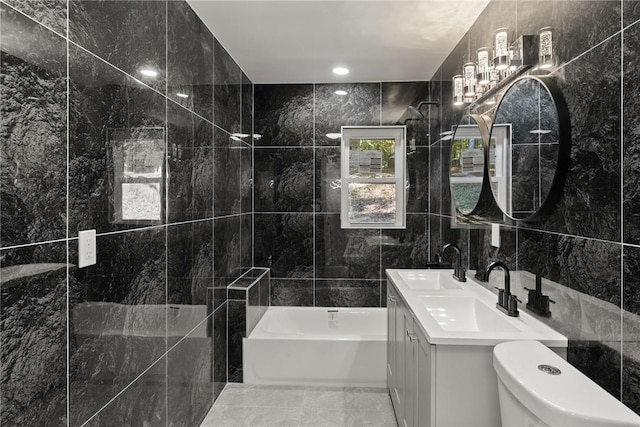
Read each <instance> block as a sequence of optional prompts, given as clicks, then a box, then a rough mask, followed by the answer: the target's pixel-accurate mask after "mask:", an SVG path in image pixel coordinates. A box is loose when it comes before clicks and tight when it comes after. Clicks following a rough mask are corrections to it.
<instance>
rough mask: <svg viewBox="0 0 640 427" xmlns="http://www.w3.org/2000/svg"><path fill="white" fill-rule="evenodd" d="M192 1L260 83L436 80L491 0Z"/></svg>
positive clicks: (202, 16)
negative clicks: (341, 70) (336, 70)
mask: <svg viewBox="0 0 640 427" xmlns="http://www.w3.org/2000/svg"><path fill="white" fill-rule="evenodd" d="M187 1H188V3H189V4H190V5H191V7H192V8H193V10H194V11H195V12H196V13H197V14H198V16H200V18H201V19H202V21H204V23H205V24H206V25H207V26H208V27H209V29H210V30H211V32H212V33H213V34H214V35H215V37H216V38H217V39H218V40H219V41H220V43H222V45H223V46H224V47H225V48H226V49H227V51H228V52H229V53H230V54H231V56H232V57H233V58H234V59H235V60H236V62H237V63H238V64H239V65H240V67H241V68H242V69H243V71H244V72H245V73H246V74H247V76H249V78H250V79H251V80H252V81H253V82H254V83H309V82H317V83H320V82H323V83H331V82H377V81H420V80H429V79H431V77H432V76H433V74H434V73H435V72H436V70H437V69H438V67H439V66H440V64H441V63H442V62H443V61H444V59H445V58H446V57H447V55H448V54H449V52H451V50H452V49H453V48H454V46H455V45H456V44H457V43H458V42H459V41H460V39H461V38H462V37H463V36H464V34H465V33H466V31H467V30H468V29H469V28H470V27H471V24H473V22H474V21H475V20H476V18H477V17H478V15H480V13H481V12H482V10H483V9H484V8H485V6H486V5H487V3H489V0H346V1H336V0H284V1H282V0H280V1H272V0H231V1H228V0H187ZM335 66H344V67H347V68H349V70H350V73H349V74H348V75H346V76H336V75H334V74H333V73H332V71H331V70H332V69H333V67H335Z"/></svg>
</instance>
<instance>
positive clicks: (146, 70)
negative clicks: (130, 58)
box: [140, 68, 158, 77]
mask: <svg viewBox="0 0 640 427" xmlns="http://www.w3.org/2000/svg"><path fill="white" fill-rule="evenodd" d="M140 74H142V75H143V76H147V77H158V72H157V71H156V70H152V69H150V68H143V69H142V70H140Z"/></svg>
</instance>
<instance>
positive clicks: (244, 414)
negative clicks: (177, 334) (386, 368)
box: [200, 383, 397, 427]
mask: <svg viewBox="0 0 640 427" xmlns="http://www.w3.org/2000/svg"><path fill="white" fill-rule="evenodd" d="M240 426H243V427H245V426H260V427H262V426H291V427H294V426H295V427H303V426H304V427H312V426H313V427H316V426H326V427H343V426H344V427H347V426H348V427H356V426H362V427H397V425H396V421H395V416H394V414H393V408H392V407H391V399H390V398H389V395H388V394H387V390H385V389H379V388H354V387H347V388H342V387H294V386H258V385H246V384H234V383H229V384H227V386H226V387H225V388H224V390H223V391H222V393H221V394H220V397H218V400H216V402H215V403H214V405H213V407H212V408H211V411H210V412H209V414H208V415H207V417H206V418H205V419H204V421H203V422H202V424H201V425H200V427H240Z"/></svg>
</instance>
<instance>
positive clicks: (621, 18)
mask: <svg viewBox="0 0 640 427" xmlns="http://www.w3.org/2000/svg"><path fill="white" fill-rule="evenodd" d="M620 26H621V27H623V30H622V31H621V32H620V34H621V35H620V243H621V245H620V401H623V399H624V287H625V280H624V252H625V251H624V164H625V156H624V152H625V140H624V134H625V132H624V81H625V79H624V70H625V67H624V34H625V32H624V0H620Z"/></svg>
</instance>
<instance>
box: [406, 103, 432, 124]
mask: <svg viewBox="0 0 640 427" xmlns="http://www.w3.org/2000/svg"><path fill="white" fill-rule="evenodd" d="M423 105H440V103H439V102H436V101H422V102H420V103H419V104H418V106H417V107H414V106H413V105H409V106H408V107H407V113H409V115H410V116H411V119H413V120H423V119H424V118H425V117H424V114H422V111H420V109H421V108H422V106H423Z"/></svg>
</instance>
